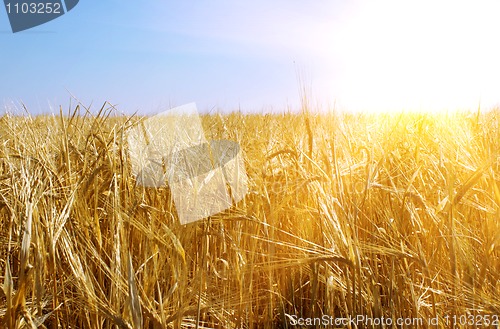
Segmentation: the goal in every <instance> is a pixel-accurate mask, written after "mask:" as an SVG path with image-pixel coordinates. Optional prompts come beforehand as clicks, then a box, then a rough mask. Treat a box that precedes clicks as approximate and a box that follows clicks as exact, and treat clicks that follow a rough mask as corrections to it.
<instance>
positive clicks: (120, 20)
mask: <svg viewBox="0 0 500 329" xmlns="http://www.w3.org/2000/svg"><path fill="white" fill-rule="evenodd" d="M499 12H500V2H498V1H494V0H488V1H485V0H483V1H449V0H442V1H431V0H422V1H418V2H417V1H396V0H381V1H368V0H355V1H340V0H317V1H309V2H305V1H299V0H274V1H265V0H254V1H251V2H250V1H245V2H244V1H230V0H212V1H183V2H181V1H175V2H174V1H148V2H139V1H123V0H122V1H118V0H107V1H86V0H81V1H80V2H79V4H78V5H77V6H76V7H75V8H74V9H73V10H72V11H70V12H69V13H67V14H65V15H63V16H62V17H59V18H58V19H55V20H53V21H51V22H48V23H46V24H44V25H41V26H38V27H35V28H33V29H30V30H27V31H23V32H19V33H15V34H13V33H12V32H11V30H10V26H9V22H8V18H7V14H6V11H5V10H4V8H2V9H0V39H1V43H0V44H1V45H2V47H1V50H0V65H1V69H0V74H1V79H0V102H1V103H0V104H2V105H3V107H4V108H13V107H19V103H20V102H21V101H22V102H23V103H25V104H26V105H27V107H28V109H29V111H30V112H31V113H41V112H50V111H58V108H59V106H60V105H61V106H63V108H65V109H67V108H68V106H69V104H70V98H71V97H75V98H77V99H78V100H80V101H81V102H82V103H83V104H84V105H90V104H93V105H92V106H93V107H94V108H99V107H100V106H101V105H102V103H103V102H104V101H109V102H111V103H112V104H116V106H117V108H118V110H119V111H122V112H125V113H133V112H136V111H137V112H138V113H143V114H146V113H149V114H151V113H157V112H159V111H161V110H165V109H167V108H169V107H172V106H178V105H182V104H185V103H189V102H196V103H197V104H198V108H199V109H200V110H204V111H206V110H210V109H220V110H224V111H229V110H233V109H238V108H240V109H242V110H244V111H261V110H264V111H270V110H272V109H274V110H283V109H286V108H287V107H290V108H291V109H298V108H299V107H300V93H299V89H300V88H301V83H302V85H303V86H305V87H306V89H308V90H309V91H308V93H309V95H308V96H309V97H310V98H311V100H312V101H313V103H314V105H318V106H321V107H322V108H323V109H326V108H332V107H334V106H335V107H336V108H338V109H342V110H364V111H380V110H403V109H406V110H430V111H435V110H442V109H448V110H453V109H475V108H477V106H478V104H481V106H482V108H489V107H492V106H496V105H498V104H500V60H499V59H500V43H499V42H498V40H499V39H500V20H499V19H498V17H497V16H498V13H499ZM300 81H302V82H300ZM74 102H75V101H74V100H73V103H74Z"/></svg>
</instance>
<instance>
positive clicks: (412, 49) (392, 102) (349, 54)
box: [329, 1, 500, 112]
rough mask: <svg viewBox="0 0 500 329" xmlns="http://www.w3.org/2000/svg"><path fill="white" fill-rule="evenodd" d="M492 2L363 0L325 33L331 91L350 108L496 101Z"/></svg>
mask: <svg viewBox="0 0 500 329" xmlns="http://www.w3.org/2000/svg"><path fill="white" fill-rule="evenodd" d="M499 9H500V5H499V4H496V3H495V2H487V1H486V2H481V3H479V4H474V5H470V4H464V3H456V2H451V1H444V2H439V3H436V2H432V1H420V2H416V3H408V2H400V1H381V2H378V1H377V2H368V1H365V2H363V4H362V5H361V4H360V5H359V6H357V7H353V8H351V10H350V11H349V12H348V13H347V14H346V15H348V17H346V18H345V20H344V22H343V23H342V25H341V26H340V28H339V32H338V33H337V34H335V35H334V36H333V37H332V44H331V49H330V51H331V53H332V54H335V60H334V61H332V62H331V63H330V64H329V65H331V66H333V67H334V69H332V71H334V72H335V74H336V76H335V80H336V82H335V85H332V88H331V91H330V93H333V94H334V95H335V99H336V100H337V101H338V104H339V105H340V107H343V108H345V109H347V110H352V111H364V112H366V111H368V112H394V111H419V112H422V111H424V112H436V111H456V110H475V109H477V107H478V106H481V107H483V108H490V107H494V106H496V105H497V104H498V103H499V101H500V79H499V76H500V64H499V61H498V58H500V47H499V46H498V43H497V42H495V40H496V36H495V34H496V31H499V30H500V23H499V21H498V19H495V18H494V17H493V16H494V13H497V12H498V11H499ZM332 80H333V79H332Z"/></svg>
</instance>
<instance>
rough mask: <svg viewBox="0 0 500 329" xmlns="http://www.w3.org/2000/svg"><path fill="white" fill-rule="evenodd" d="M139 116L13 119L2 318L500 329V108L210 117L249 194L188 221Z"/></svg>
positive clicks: (1, 183) (4, 175) (3, 217)
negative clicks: (141, 166)
mask: <svg viewBox="0 0 500 329" xmlns="http://www.w3.org/2000/svg"><path fill="white" fill-rule="evenodd" d="M141 120H142V118H139V117H135V116H131V117H124V116H118V115H115V113H114V110H113V109H112V107H109V106H108V105H107V104H105V106H103V107H102V109H101V110H100V111H99V112H98V113H97V114H94V115H92V114H90V112H88V111H87V110H86V109H84V108H83V107H81V106H79V107H77V108H76V109H74V110H73V111H71V112H70V113H69V114H63V113H61V114H60V115H53V116H30V115H23V116H15V115H4V116H3V117H1V118H0V140H1V145H0V284H1V285H2V289H0V325H1V327H2V328H95V329H97V328H294V327H296V328H297V327H316V328H319V327H325V328H333V327H339V328H474V327H477V328H479V327H480V328H497V327H498V321H499V319H498V316H499V315H500V284H499V276H500V247H499V244H500V111H491V112H487V113H480V112H471V113H456V114H411V113H407V114H384V115H367V114H339V113H331V114H314V113H312V112H308V111H304V112H302V113H300V114H272V115H271V114H269V115H258V114H242V113H233V114H228V115H218V114H212V115H205V116H203V117H202V123H203V126H204V130H205V133H206V135H207V138H211V139H228V140H233V141H237V142H238V143H239V144H240V146H241V149H242V151H243V154H244V161H245V167H246V172H247V176H248V185H249V186H248V188H249V192H248V194H247V195H246V197H245V198H244V200H242V201H241V202H239V203H238V204H236V205H234V206H233V207H232V208H231V209H229V210H227V211H225V212H223V213H220V214H217V215H215V216H212V217H210V218H208V219H205V220H202V221H198V222H195V223H191V224H188V225H181V224H180V223H179V220H178V218H177V215H176V212H175V204H174V203H173V201H172V197H171V194H170V191H169V189H168V187H164V188H145V187H141V186H138V185H137V184H136V182H135V177H134V175H133V174H132V172H131V168H130V161H129V154H128V150H127V148H128V145H127V138H126V134H127V130H128V129H130V128H131V127H134V125H136V124H137V123H138V122H140V121H141ZM357 316H363V317H364V319H365V321H364V322H361V323H360V322H358V323H354V322H352V321H347V322H346V323H340V324H338V325H337V323H335V324H333V323H332V322H328V321H327V320H328V319H329V320H332V319H342V318H344V319H346V318H354V317H357ZM318 319H321V321H317V320H318ZM377 319H378V322H377ZM381 319H384V320H383V321H385V322H383V323H380V322H381V321H382V320H381ZM397 319H405V320H406V322H405V323H402V324H397V323H396V321H397ZM410 319H412V320H411V321H410ZM433 320H434V321H437V322H432V321H433ZM495 320H496V321H495ZM308 321H309V322H308ZM370 321H371V322H370Z"/></svg>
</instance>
